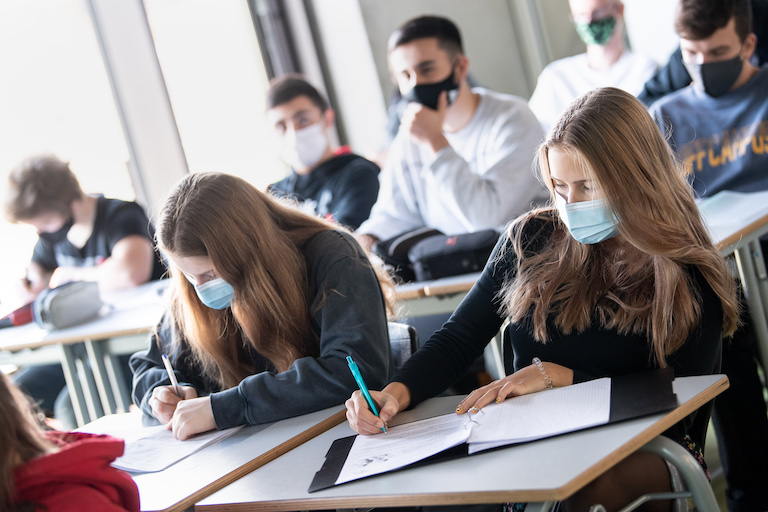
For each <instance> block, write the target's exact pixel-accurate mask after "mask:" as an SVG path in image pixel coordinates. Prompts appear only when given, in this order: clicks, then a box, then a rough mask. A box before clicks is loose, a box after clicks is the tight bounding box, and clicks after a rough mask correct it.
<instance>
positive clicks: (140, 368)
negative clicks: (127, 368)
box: [131, 231, 393, 429]
mask: <svg viewBox="0 0 768 512" xmlns="http://www.w3.org/2000/svg"><path fill="white" fill-rule="evenodd" d="M302 249H303V254H304V257H305V259H306V262H307V266H306V268H307V274H308V281H309V294H308V303H309V307H310V315H311V317H310V318H309V319H308V321H309V322H310V323H311V327H312V330H313V331H314V334H315V335H316V337H317V340H318V341H317V342H316V343H319V350H318V352H319V353H320V355H319V356H318V357H303V358H300V359H297V360H296V361H294V362H293V364H292V365H291V367H290V368H289V369H288V370H287V371H285V372H282V373H276V372H275V369H274V367H273V366H272V365H271V364H270V363H269V361H267V360H266V359H265V358H264V357H262V356H261V355H260V354H259V353H258V352H256V351H255V350H254V349H253V348H251V347H250V345H248V348H245V347H241V348H240V357H241V358H242V359H243V360H245V361H248V362H249V363H250V364H251V365H252V366H253V367H254V368H255V371H254V375H251V376H249V377H246V378H245V379H243V380H242V381H241V382H240V384H239V385H238V386H235V387H233V388H231V389H227V390H222V389H221V388H220V386H219V385H218V384H216V383H215V382H212V381H211V380H210V379H206V378H205V377H204V375H202V374H201V372H200V369H199V368H198V366H197V365H196V364H195V363H194V361H193V360H192V356H191V350H190V348H189V345H188V344H187V343H186V341H185V340H183V339H181V340H179V341H180V350H178V351H176V352H173V353H171V354H169V358H170V360H171V363H172V364H173V368H174V370H175V372H176V377H177V380H178V381H179V384H181V385H188V386H192V387H194V388H195V390H197V393H198V395H200V396H205V395H210V396H211V407H212V409H213V416H214V419H215V420H216V427H217V428H218V429H224V428H228V427H233V426H236V425H243V424H259V423H267V422H271V421H277V420H280V419H283V418H289V417H292V416H298V415H300V414H306V413H309V412H313V411H317V410H320V409H324V408H327V407H332V406H334V405H340V404H342V403H344V401H345V400H346V399H347V398H349V396H350V395H351V394H352V392H353V391H354V390H356V389H357V384H356V383H355V380H354V378H353V377H352V373H351V372H350V371H349V367H348V366H347V362H346V360H345V357H346V356H347V355H351V356H352V358H353V359H354V360H355V362H356V363H357V365H358V366H359V367H360V372H361V373H362V374H363V377H364V378H365V380H366V383H367V384H368V385H369V386H371V387H373V388H375V389H379V388H381V386H383V385H384V384H385V383H386V382H387V379H389V378H390V377H391V375H392V372H393V370H392V368H393V367H392V363H391V355H390V351H389V338H388V335H387V318H386V311H385V305H384V297H383V295H382V293H381V288H380V287H379V282H378V280H377V278H376V275H375V274H374V272H373V270H372V268H371V266H370V263H369V262H368V260H367V259H366V258H365V256H364V254H363V252H362V249H360V246H359V245H358V244H357V243H356V242H355V240H354V239H353V238H352V237H351V236H350V235H348V234H346V233H341V232H339V231H323V232H321V233H319V234H318V235H315V236H314V237H312V238H310V239H309V240H308V241H307V242H306V243H305V244H304V246H303V248H302ZM177 337H178V333H177V331H176V330H175V329H174V327H173V320H172V318H171V317H170V315H168V314H167V315H165V317H164V318H163V320H162V322H161V325H160V327H159V328H158V334H157V335H153V336H152V337H151V338H150V345H149V348H148V349H147V350H146V351H143V352H138V353H136V354H134V355H133V356H132V357H131V369H132V370H133V400H134V402H135V403H136V404H139V406H140V407H141V410H142V411H144V412H145V413H146V414H148V415H151V414H152V408H151V407H150V405H149V399H150V398H151V396H152V390H153V389H154V388H155V387H157V386H167V385H170V380H169V379H168V374H167V373H166V371H165V368H164V367H163V363H162V360H161V358H160V355H161V354H162V353H163V352H166V353H168V352H169V351H170V350H171V343H172V340H174V339H176V338H177Z"/></svg>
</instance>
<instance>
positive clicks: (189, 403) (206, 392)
mask: <svg viewBox="0 0 768 512" xmlns="http://www.w3.org/2000/svg"><path fill="white" fill-rule="evenodd" d="M342 229H343V228H339V227H338V226H335V225H333V224H331V223H329V222H326V221H323V220H321V219H318V218H316V217H312V216H309V215H307V214H304V213H302V212H300V211H298V210H297V209H295V208H293V207H290V206H287V205H285V204H282V203H281V202H280V201H279V200H276V199H274V198H272V197H269V196H267V195H266V194H264V193H262V192H260V191H259V190H257V189H256V188H255V187H254V186H252V185H250V184H249V183H248V182H246V181H244V180H242V179H240V178H237V177H234V176H231V175H227V174H221V173H197V174H192V175H189V176H187V177H185V178H184V179H182V180H181V181H180V182H179V183H178V185H177V186H176V188H175V189H174V190H173V191H172V192H171V194H170V195H169V196H168V198H167V199H166V202H165V205H164V207H163V209H162V213H161V215H160V218H159V221H158V227H157V244H158V247H159V248H160V250H161V251H162V252H163V253H164V254H165V255H167V257H168V261H169V266H170V273H171V279H172V285H171V286H172V289H171V292H170V294H171V304H170V307H169V310H168V311H167V313H166V314H165V316H164V318H163V320H162V322H161V324H160V325H159V327H158V328H157V329H156V332H155V333H154V334H153V335H152V337H151V339H150V346H149V349H148V350H146V351H144V352H140V353H137V354H135V355H134V356H133V357H132V359H131V366H132V369H133V372H134V387H133V396H134V401H135V402H136V403H137V404H140V407H141V409H142V410H143V411H144V412H145V413H147V414H150V415H152V416H154V417H155V418H157V419H158V420H160V421H161V422H163V423H166V424H168V426H169V428H172V429H173V432H174V435H175V436H176V437H177V438H180V439H186V438H188V437H190V436H192V435H194V434H196V433H199V432H204V431H207V430H211V429H213V428H219V429H223V428H227V427H232V426H236V425H242V424H257V423H266V422H271V421H276V420H279V419H283V418H287V417H290V416H296V415H300V414H305V413H309V412H312V411H316V410H320V409H323V408H326V407H331V406H333V405H337V404H341V403H343V402H344V400H345V399H346V398H347V397H348V396H349V394H350V393H351V392H352V391H353V390H355V389H357V386H356V383H355V380H354V378H353V377H352V375H351V374H350V372H349V369H348V367H347V363H346V360H345V357H346V356H347V355H351V356H353V357H354V359H355V361H356V362H357V364H358V365H359V366H360V369H361V371H362V372H363V373H364V374H365V375H366V378H367V379H369V381H370V382H371V385H372V386H373V385H375V386H377V387H380V386H381V385H383V384H384V383H385V382H386V381H387V379H388V378H389V377H390V369H391V368H392V366H391V356H390V351H389V339H388V336H387V300H386V299H385V296H384V294H383V292H382V287H381V284H384V287H385V289H386V290H389V291H391V290H392V286H391V282H390V281H389V279H388V277H387V275H386V274H384V273H383V272H382V271H381V270H380V269H378V268H376V267H374V266H373V265H372V264H371V263H370V262H369V261H368V259H367V257H366V255H365V253H364V252H363V250H362V249H361V248H360V246H359V245H358V244H357V242H356V241H355V240H354V238H353V237H352V236H351V235H350V234H349V233H348V232H346V231H343V230H342ZM380 283H381V284H380ZM162 353H166V354H168V356H169V358H170V360H171V363H172V364H173V368H174V369H175V372H176V376H177V378H178V381H179V385H180V387H181V391H182V394H183V398H184V400H181V399H180V398H179V397H178V396H176V395H175V394H174V393H173V390H172V387H171V386H170V385H169V384H170V380H169V378H168V375H167V372H166V370H165V367H164V365H163V363H162V360H161V354H162ZM374 383H376V384H374Z"/></svg>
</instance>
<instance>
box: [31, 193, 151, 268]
mask: <svg viewBox="0 0 768 512" xmlns="http://www.w3.org/2000/svg"><path fill="white" fill-rule="evenodd" d="M130 235H140V236H143V237H146V238H147V239H148V240H149V241H150V243H152V244H154V236H155V228H154V226H152V224H151V223H150V222H149V219H148V218H147V215H146V213H144V210H143V209H142V208H141V206H139V205H138V204H137V203H134V202H132V201H122V200H120V199H108V198H105V197H103V196H99V197H98V202H97V204H96V218H95V219H94V224H93V232H92V233H91V236H90V238H88V240H87V241H86V242H85V245H83V247H82V248H80V247H76V246H74V245H72V243H71V242H70V241H69V240H68V239H67V238H65V239H64V240H62V241H60V242H57V243H55V244H51V243H49V242H47V241H45V240H43V239H42V238H40V239H39V240H38V241H37V245H35V249H34V252H33V254H32V261H33V262H35V263H37V264H38V265H40V266H41V267H43V268H44V269H46V270H48V271H50V272H53V271H54V270H56V268H58V267H93V266H96V265H99V264H100V263H101V262H102V261H104V260H105V259H107V258H109V257H110V256H111V255H112V248H113V247H114V246H115V244H117V242H119V241H120V240H122V239H123V238H125V237H127V236H130ZM164 272H165V265H164V263H163V261H162V259H161V257H160V255H159V254H158V252H157V251H155V262H154V265H153V268H152V277H151V280H153V281H154V280H156V279H160V278H161V277H162V275H163V273H164Z"/></svg>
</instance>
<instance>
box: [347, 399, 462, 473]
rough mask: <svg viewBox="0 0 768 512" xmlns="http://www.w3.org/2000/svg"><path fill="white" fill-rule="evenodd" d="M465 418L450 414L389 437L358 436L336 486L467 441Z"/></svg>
mask: <svg viewBox="0 0 768 512" xmlns="http://www.w3.org/2000/svg"><path fill="white" fill-rule="evenodd" d="M465 423H466V416H459V415H457V414H454V413H451V414H446V415H443V416H437V417H434V418H428V419H425V420H420V421H414V422H413V423H406V424H404V425H399V426H397V427H392V428H390V429H388V430H387V433H386V434H376V435H373V436H357V437H356V438H355V442H354V444H353V445H352V448H351V449H350V450H349V454H348V455H347V461H346V462H345V463H344V467H343V468H342V469H341V472H340V473H339V478H338V479H337V480H336V485H338V484H342V483H344V482H349V481H352V480H357V479H358V478H363V477H366V476H371V475H378V474H379V473H386V472H387V471H392V470H393V469H397V468H401V467H404V466H407V465H409V464H413V463H414V462H417V461H420V460H422V459H426V458H427V457H429V456H430V455H434V454H436V453H440V452H442V451H443V450H447V449H448V448H452V447H454V446H458V445H460V444H461V443H464V442H466V441H467V437H468V436H469V428H465Z"/></svg>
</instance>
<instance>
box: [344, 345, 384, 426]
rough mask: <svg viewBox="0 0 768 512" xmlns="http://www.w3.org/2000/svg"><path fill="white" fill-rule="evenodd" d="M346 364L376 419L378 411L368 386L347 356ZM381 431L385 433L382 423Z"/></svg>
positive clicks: (355, 365)
mask: <svg viewBox="0 0 768 512" xmlns="http://www.w3.org/2000/svg"><path fill="white" fill-rule="evenodd" d="M347 364H348V365H349V370H350V371H351V372H352V375H353V376H354V377H355V382H357V387H359V388H360V392H361V393H362V394H363V397H365V401H366V403H367V404H368V407H370V409H371V412H373V414H375V415H376V416H377V417H380V416H379V410H378V409H377V408H376V403H375V402H374V401H373V398H372V397H371V393H370V391H368V386H366V385H365V381H364V380H363V375H362V374H361V373H360V369H359V368H358V367H357V364H356V363H355V362H354V361H353V360H352V357H351V356H347ZM381 431H382V432H385V433H386V432H387V426H386V425H385V424H384V423H383V422H382V425H381Z"/></svg>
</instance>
